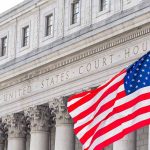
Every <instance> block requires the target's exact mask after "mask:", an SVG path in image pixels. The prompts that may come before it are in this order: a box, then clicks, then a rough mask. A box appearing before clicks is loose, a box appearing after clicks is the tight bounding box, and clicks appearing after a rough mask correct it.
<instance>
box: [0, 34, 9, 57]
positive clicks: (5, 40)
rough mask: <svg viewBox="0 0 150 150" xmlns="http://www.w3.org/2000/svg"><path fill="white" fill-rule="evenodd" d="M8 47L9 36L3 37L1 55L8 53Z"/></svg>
mask: <svg viewBox="0 0 150 150" xmlns="http://www.w3.org/2000/svg"><path fill="white" fill-rule="evenodd" d="M7 49H8V36H7V35H6V36H3V37H1V52H0V57H3V56H5V55H6V53H7Z"/></svg>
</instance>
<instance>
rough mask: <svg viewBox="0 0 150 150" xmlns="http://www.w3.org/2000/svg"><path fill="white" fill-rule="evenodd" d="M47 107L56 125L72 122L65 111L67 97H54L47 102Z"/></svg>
mask: <svg viewBox="0 0 150 150" xmlns="http://www.w3.org/2000/svg"><path fill="white" fill-rule="evenodd" d="M49 107H50V109H51V111H52V114H54V115H55V120H56V125H57V124H70V123H72V120H71V117H70V115H69V113H68V111H67V97H59V98H54V99H53V101H51V102H49Z"/></svg>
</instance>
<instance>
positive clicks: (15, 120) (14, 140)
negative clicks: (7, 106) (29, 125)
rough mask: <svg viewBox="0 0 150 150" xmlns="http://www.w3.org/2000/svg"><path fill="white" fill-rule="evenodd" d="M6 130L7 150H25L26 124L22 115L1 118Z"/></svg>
mask: <svg viewBox="0 0 150 150" xmlns="http://www.w3.org/2000/svg"><path fill="white" fill-rule="evenodd" d="M3 122H4V123H5V124H6V126H5V127H7V129H8V150H26V139H25V136H26V132H25V131H26V122H25V117H24V115H23V114H22V113H17V114H12V115H8V116H6V117H5V118H3Z"/></svg>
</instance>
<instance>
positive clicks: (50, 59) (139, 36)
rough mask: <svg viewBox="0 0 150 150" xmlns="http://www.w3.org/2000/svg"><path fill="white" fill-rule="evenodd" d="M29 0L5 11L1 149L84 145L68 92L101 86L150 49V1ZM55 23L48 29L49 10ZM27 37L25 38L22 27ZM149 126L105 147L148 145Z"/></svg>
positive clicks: (0, 17) (61, 149)
mask: <svg viewBox="0 0 150 150" xmlns="http://www.w3.org/2000/svg"><path fill="white" fill-rule="evenodd" d="M74 2H78V0H77V1H74V0H25V1H23V2H22V3H21V4H19V5H17V6H16V7H14V8H12V9H10V10H8V11H6V12H4V13H2V14H0V53H1V51H2V44H3V43H2V39H3V37H7V50H6V54H5V55H3V56H1V57H0V150H82V146H81V144H80V142H79V141H78V140H77V139H76V137H75V136H74V133H73V123H72V120H71V118H70V116H69V115H68V112H67V110H66V102H67V99H68V97H69V96H70V95H72V94H75V93H78V92H81V91H83V90H88V89H91V88H93V87H97V86H99V85H101V84H103V83H104V82H105V81H107V80H108V79H109V78H111V77H112V76H114V74H116V73H117V72H118V71H120V70H121V69H122V68H124V67H126V66H128V65H130V64H131V63H132V62H134V61H135V60H136V59H137V58H139V57H140V56H142V55H143V54H145V53H146V52H147V51H148V50H149V49H150V19H149V18H150V1H149V0H106V1H105V2H106V3H105V5H106V6H105V9H104V10H102V11H100V10H99V6H100V5H99V2H100V1H99V0H80V1H79V2H80V3H79V5H80V6H79V19H78V22H77V23H75V24H71V23H70V22H71V19H72V18H71V17H72V3H74ZM49 15H52V16H53V18H52V20H51V21H52V28H51V29H52V31H51V34H50V35H49V36H45V30H46V26H47V23H46V18H47V16H49ZM25 27H29V35H28V37H29V43H28V45H26V46H22V38H23V35H24V28H25ZM149 133H150V132H149V126H146V127H144V128H141V129H139V130H137V131H135V132H134V133H131V134H129V135H127V136H125V137H124V138H122V139H121V140H119V141H117V142H114V143H113V144H112V145H110V146H108V147H106V148H104V150H118V149H119V150H149V149H150V143H149V141H150V138H149Z"/></svg>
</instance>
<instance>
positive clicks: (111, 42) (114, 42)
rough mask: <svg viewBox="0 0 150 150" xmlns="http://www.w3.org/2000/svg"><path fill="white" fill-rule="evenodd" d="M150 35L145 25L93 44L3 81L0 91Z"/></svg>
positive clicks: (148, 28) (149, 28) (149, 29)
mask: <svg viewBox="0 0 150 150" xmlns="http://www.w3.org/2000/svg"><path fill="white" fill-rule="evenodd" d="M149 33H150V27H149V26H148V25H147V26H146V27H143V28H142V27H141V28H140V27H139V28H136V30H134V31H132V33H124V34H123V35H122V36H121V38H120V37H119V35H118V36H117V37H116V38H112V39H108V40H107V41H104V42H103V43H100V44H99V46H97V44H95V45H94V46H93V47H94V48H87V49H86V50H85V49H84V50H82V51H81V52H80V53H78V54H75V55H74V56H70V57H69V58H68V57H67V58H66V59H64V60H60V61H57V62H56V63H50V64H49V65H45V66H43V67H41V68H38V69H34V70H33V71H30V72H27V73H25V74H23V75H20V76H18V77H15V78H13V79H10V80H8V81H4V82H1V83H0V89H3V88H6V87H9V86H13V85H15V84H18V83H20V82H24V81H26V80H29V79H31V78H33V77H36V76H39V75H42V74H45V73H47V72H50V71H53V70H55V69H59V68H61V67H64V66H66V65H68V64H72V63H74V62H77V61H79V60H81V59H84V58H87V57H89V56H92V55H95V54H97V53H100V52H102V51H105V50H108V49H110V48H113V47H115V46H119V45H121V44H123V43H126V42H129V41H131V40H134V39H137V38H139V37H142V36H144V35H147V34H149Z"/></svg>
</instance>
